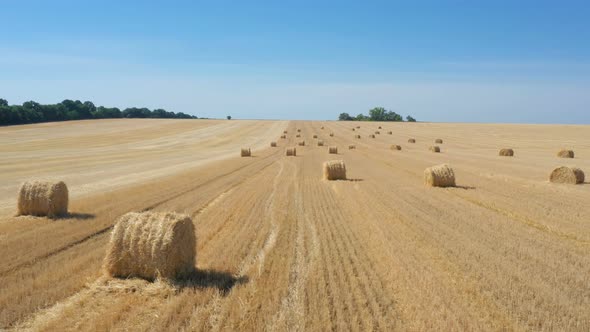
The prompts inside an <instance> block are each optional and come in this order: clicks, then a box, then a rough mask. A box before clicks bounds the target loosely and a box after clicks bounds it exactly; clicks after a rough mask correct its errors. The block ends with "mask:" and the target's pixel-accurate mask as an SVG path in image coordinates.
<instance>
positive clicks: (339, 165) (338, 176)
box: [323, 160, 346, 181]
mask: <svg viewBox="0 0 590 332" xmlns="http://www.w3.org/2000/svg"><path fill="white" fill-rule="evenodd" d="M323 168H324V179H325V180H330V181H331V180H346V166H345V165H344V160H330V161H326V162H325V163H324V165H323Z"/></svg>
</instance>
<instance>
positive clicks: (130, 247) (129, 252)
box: [104, 212, 197, 280]
mask: <svg viewBox="0 0 590 332" xmlns="http://www.w3.org/2000/svg"><path fill="white" fill-rule="evenodd" d="M196 241H197V240H196V236H195V227H194V225H193V221H192V220H191V218H190V217H189V216H187V215H184V214H177V213H170V212H142V213H137V212H131V213H127V214H125V215H123V216H122V217H121V218H119V220H118V221H117V223H116V224H115V227H114V228H113V231H112V233H111V240H110V242H109V245H108V249H107V254H106V257H105V259H104V269H105V271H106V273H107V274H108V275H110V276H111V277H120V278H129V277H139V278H144V279H148V280H154V279H157V278H165V279H174V278H180V277H182V276H185V275H188V274H190V273H191V272H192V271H193V270H194V268H195V259H196Z"/></svg>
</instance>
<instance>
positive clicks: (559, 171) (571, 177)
mask: <svg viewBox="0 0 590 332" xmlns="http://www.w3.org/2000/svg"><path fill="white" fill-rule="evenodd" d="M584 180H585V176H584V172H583V171H582V170H581V169H579V168H576V167H567V166H562V167H558V168H556V169H554V170H553V172H551V175H549V181H551V182H554V183H567V184H580V183H584Z"/></svg>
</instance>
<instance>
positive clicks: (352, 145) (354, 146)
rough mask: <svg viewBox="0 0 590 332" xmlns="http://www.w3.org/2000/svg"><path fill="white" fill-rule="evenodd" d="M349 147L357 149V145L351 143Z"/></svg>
mask: <svg viewBox="0 0 590 332" xmlns="http://www.w3.org/2000/svg"><path fill="white" fill-rule="evenodd" d="M348 149H349V150H353V149H356V145H354V144H350V145H349V146H348Z"/></svg>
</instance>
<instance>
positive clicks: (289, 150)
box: [285, 148, 297, 157]
mask: <svg viewBox="0 0 590 332" xmlns="http://www.w3.org/2000/svg"><path fill="white" fill-rule="evenodd" d="M285 155H287V156H292V157H295V156H296V155H297V149H296V148H287V151H285Z"/></svg>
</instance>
